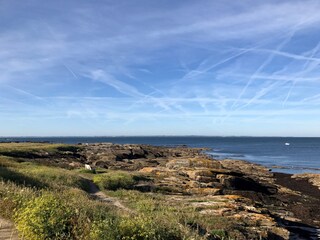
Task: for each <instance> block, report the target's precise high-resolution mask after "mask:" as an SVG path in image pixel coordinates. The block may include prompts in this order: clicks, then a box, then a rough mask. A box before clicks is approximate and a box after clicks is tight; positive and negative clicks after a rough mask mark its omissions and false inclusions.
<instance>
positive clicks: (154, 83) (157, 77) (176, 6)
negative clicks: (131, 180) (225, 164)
mask: <svg viewBox="0 0 320 240" xmlns="http://www.w3.org/2000/svg"><path fill="white" fill-rule="evenodd" d="M319 7H320V4H319V2H318V1H315V0H306V1H300V0H294V1H283V2H281V3H279V2H277V1H273V0H272V1H268V2H257V1H253V0H248V1H242V2H234V3H228V4H226V3H225V2H224V1H207V0H205V1H203V2H201V4H200V3H198V2H192V1H186V2H183V3H182V2H181V3H180V2H166V1H164V2H155V3H152V4H151V3H150V2H149V1H145V0H143V1H141V2H139V3H135V4H133V3H131V2H128V1H119V2H112V1H111V2H110V1H109V2H88V1H84V0H79V1H75V0H71V1H68V2H63V3H59V4H58V3H56V2H46V3H44V2H42V1H40V0H35V1H32V2H28V3H26V2H24V3H20V2H19V1H17V0H10V1H9V0H5V1H2V4H1V8H0V13H1V14H0V15H1V17H0V18H1V22H2V23H3V24H1V26H0V47H1V54H0V118H2V121H6V122H3V124H7V125H8V128H14V123H13V122H16V120H15V121H13V120H14V119H17V118H19V119H25V122H26V123H25V124H26V125H27V126H28V125H29V126H31V124H30V123H31V122H32V121H40V120H39V119H51V120H52V122H50V124H51V125H52V126H54V125H55V124H58V123H57V122H54V119H60V120H61V123H62V125H63V123H66V124H67V123H68V121H71V120H74V119H79V125H77V126H78V128H79V129H82V128H81V127H79V126H80V122H81V124H85V122H87V124H88V126H91V127H92V124H90V123H92V121H95V123H96V124H94V125H96V126H101V127H105V126H106V125H105V124H106V122H108V123H109V124H110V122H112V124H114V125H113V126H114V127H113V128H114V129H117V128H118V129H120V128H121V129H123V131H124V132H125V131H129V132H130V131H131V129H132V128H134V129H136V131H141V132H142V133H143V132H144V127H145V128H146V127H147V126H146V125H148V129H149V130H146V131H147V132H148V133H150V132H151V131H152V129H158V128H160V126H161V128H163V129H164V130H163V131H165V130H166V129H167V131H168V132H165V133H164V134H174V133H175V129H177V130H176V131H177V132H179V133H181V132H183V131H184V130H185V131H186V132H188V133H190V131H193V132H194V134H197V133H198V130H199V131H202V132H203V131H205V129H207V130H208V133H210V134H212V135H215V133H217V132H219V133H221V131H222V130H221V129H222V126H223V127H226V128H227V127H228V126H229V127H230V126H232V125H235V126H236V125H237V123H238V122H239V121H241V122H242V123H243V124H245V123H246V122H251V123H252V122H256V123H257V126H258V125H259V122H262V121H264V119H265V118H274V121H275V122H276V121H277V120H279V121H280V120H281V119H283V118H285V117H286V116H290V118H292V120H291V121H292V123H296V122H298V121H299V119H301V118H299V117H298V116H302V115H304V114H305V116H306V117H305V118H308V116H310V115H311V113H312V112H313V113H314V116H316V117H315V118H318V117H319V110H318V107H319V103H320V97H319V86H320V85H319V84H320V82H319V74H320V69H319V64H320V52H319V48H320V47H319V40H320V34H319V23H320V15H319V13H318V9H319ZM67 9H68V10H67ZM124 16H125V17H124ZM10 109H14V110H10ZM270 116H272V117H270ZM5 119H7V120H5ZM10 119H11V120H12V123H11V122H10ZM37 119H38V120H37ZM51 120H50V121H51ZM60 120H59V121H60ZM319 120H320V119H319ZM48 121H49V120H48ZM301 121H302V120H301ZM144 122H145V123H146V124H145V126H144V124H143V123H144ZM21 124H22V123H21ZM216 124H217V125H219V126H220V128H219V127H216V126H215V125H216ZM310 127H312V125H310ZM313 127H315V126H313ZM62 128H63V127H62ZM193 128H194V129H193ZM53 129H54V128H53ZM56 129H57V128H56ZM231 129H232V131H234V135H237V133H240V132H241V131H240V129H238V132H237V129H236V128H231ZM225 130H226V132H231V130H230V131H229V130H228V129H225ZM30 131H35V135H37V134H41V132H40V131H43V129H42V130H39V131H38V130H37V129H36V127H32V130H30ZM37 131H38V132H37ZM66 131H67V130H66ZM83 132H84V133H85V132H86V133H87V131H84V130H83ZM113 133H114V132H113ZM119 133H120V132H119ZM122 133H123V132H122ZM251 133H252V134H254V129H253V130H252V132H251ZM21 134H22V135H23V133H21ZM52 134H54V132H53V131H52ZM284 134H285V133H284ZM319 134H320V132H319ZM0 135H1V131H0ZM248 135H250V133H248Z"/></svg>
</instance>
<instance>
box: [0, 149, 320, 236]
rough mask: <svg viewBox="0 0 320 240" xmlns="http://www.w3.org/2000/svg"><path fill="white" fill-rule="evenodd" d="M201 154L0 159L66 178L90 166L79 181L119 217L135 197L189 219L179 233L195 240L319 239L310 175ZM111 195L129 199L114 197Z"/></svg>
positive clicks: (42, 153)
mask: <svg viewBox="0 0 320 240" xmlns="http://www.w3.org/2000/svg"><path fill="white" fill-rule="evenodd" d="M205 150H206V149H202V148H188V147H186V146H177V147H158V146H150V145H134V144H128V145H118V144H112V143H99V144H81V145H72V146H71V145H68V146H58V147H57V148H56V149H55V150H54V151H48V150H46V149H41V148H38V149H35V150H34V149H33V150H32V151H0V155H2V156H5V157H10V158H14V159H15V161H18V162H36V163H37V164H45V165H47V166H53V167H59V168H60V167H62V168H65V169H70V170H68V171H77V169H80V170H81V169H82V168H84V165H86V166H90V168H91V170H87V172H84V173H81V174H80V176H81V177H83V176H84V175H85V176H86V178H88V179H93V181H94V182H95V184H97V185H98V186H99V187H100V189H101V190H106V192H105V194H107V195H108V194H109V195H110V196H111V195H114V196H113V198H117V197H119V199H117V200H116V201H118V200H119V201H120V202H121V204H123V206H124V207H121V208H122V209H130V206H133V207H132V209H130V212H132V213H137V212H139V211H140V208H137V207H136V205H134V203H132V201H133V196H134V198H137V197H138V196H139V194H140V195H144V196H148V198H149V197H151V198H154V199H159V201H162V202H163V203H164V202H165V204H166V205H167V206H168V208H170V209H172V211H178V210H179V211H182V210H181V209H183V211H189V212H192V214H193V215H195V218H194V219H197V220H193V221H189V220H188V221H187V223H185V226H187V228H189V230H190V229H191V231H194V232H195V233H194V234H196V235H197V236H199V237H200V238H201V239H228V238H229V239H317V238H318V237H319V228H320V222H319V219H320V210H319V206H320V190H319V189H318V187H317V186H315V185H316V184H317V181H316V180H315V179H317V177H318V175H317V174H315V175H296V176H292V175H289V174H282V173H273V172H270V171H269V169H267V168H265V167H263V166H261V165H257V164H253V163H250V162H246V161H239V160H230V159H225V160H215V159H212V158H211V157H209V156H208V155H206V154H205V153H204V152H205ZM0 173H1V172H0ZM114 173H116V174H117V175H116V177H117V179H118V180H117V181H118V182H117V184H118V185H110V184H109V185H108V186H107V187H106V183H105V182H106V179H109V180H110V179H112V178H114V176H115V174H114ZM119 176H120V177H119ZM0 177H1V176H0ZM129 177H130V178H129ZM311 177H312V178H311ZM2 178H3V179H4V180H6V179H5V178H4V177H2ZM101 179H103V181H105V182H103V181H102V180H101ZM119 179H121V181H124V180H126V181H127V182H124V183H123V182H120V181H119ZM309 180H310V182H309ZM90 181H91V180H90ZM90 183H92V182H90ZM108 183H109V182H108ZM121 184H122V185H121ZM312 184H315V185H312ZM117 189H125V190H127V191H128V193H127V192H123V191H122V190H120V192H118V193H116V192H114V191H115V190H117ZM111 190H112V191H111ZM121 191H122V192H121ZM129 191H133V192H132V193H129ZM88 192H90V190H88ZM130 194H131V195H130ZM161 199H162V200H161ZM157 201H158V200H157ZM157 201H154V202H153V204H157ZM119 204H120V203H119ZM119 204H118V205H119ZM121 206H122V205H121ZM128 211H129V210H128ZM152 211H153V212H155V213H156V214H158V213H157V212H156V210H152ZM179 224H180V223H179ZM172 227H173V226H172ZM189 230H188V231H189ZM200 238H199V239H200ZM143 239H147V238H143Z"/></svg>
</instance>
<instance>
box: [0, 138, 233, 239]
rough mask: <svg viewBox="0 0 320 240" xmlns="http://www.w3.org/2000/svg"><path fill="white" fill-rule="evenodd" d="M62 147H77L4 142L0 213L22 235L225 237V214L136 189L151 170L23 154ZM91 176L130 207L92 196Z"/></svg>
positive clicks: (0, 152)
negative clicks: (69, 165) (79, 165)
mask: <svg viewBox="0 0 320 240" xmlns="http://www.w3.org/2000/svg"><path fill="white" fill-rule="evenodd" d="M61 151H70V152H73V153H76V152H77V151H78V147H77V146H65V145H60V144H41V143H39V144H37V143H28V144H27V143H25V144H3V143H1V144H0V214H1V217H3V218H6V219H10V220H12V221H13V222H14V223H15V225H16V228H17V229H18V231H19V233H20V235H21V236H22V237H23V238H24V239H26V240H28V239H30V240H42V239H81V240H82V239H84V240H85V239H88V240H89V239H90V240H109V239H110V240H113V239H115V240H129V239H130V240H144V239H146V240H149V239H150V240H157V239H158V240H160V239H163V240H166V239H168V240H169V239H173V240H174V239H177V240H178V239H195V240H201V239H208V236H209V237H210V236H212V239H219V238H220V239H227V234H226V232H225V230H224V227H225V226H227V223H226V222H224V219H222V218H210V219H203V217H201V216H200V215H199V213H198V211H197V209H196V208H193V207H190V205H189V204H182V203H181V204H177V201H175V200H174V198H173V197H170V196H168V195H163V194H160V193H142V192H140V191H137V190H134V189H135V186H136V185H137V184H138V183H141V182H149V183H150V182H152V179H151V178H149V177H148V176H145V175H142V174H140V173H137V172H125V171H111V170H108V171H106V170H101V169H100V170H99V171H96V173H95V174H92V173H91V172H84V171H83V170H79V169H75V170H68V169H64V168H59V167H56V166H50V165H48V164H47V163H46V165H42V164H41V163H39V162H37V161H35V162H34V161H25V160H21V157H22V158H25V157H26V156H27V155H28V154H30V153H35V154H39V153H49V154H53V155H54V154H59V153H60V152H61ZM8 153H10V154H8ZM22 153H23V154H22ZM91 179H92V181H93V182H94V183H95V184H96V185H97V186H98V187H99V188H100V189H101V190H103V191H105V193H106V194H107V195H108V196H111V197H113V198H115V199H117V200H119V201H121V202H122V203H123V204H124V205H125V206H126V207H128V208H129V209H132V212H126V211H124V210H123V209H117V208H115V207H114V206H111V205H110V204H108V203H105V202H100V201H97V200H95V199H94V198H92V197H91V196H90V194H88V191H89V181H91ZM210 221H211V222H210ZM209 222H210V225H209ZM215 223H218V224H215ZM213 226H215V227H213ZM209 230H210V231H211V232H212V234H211V235H210V232H209ZM213 237H215V238H213Z"/></svg>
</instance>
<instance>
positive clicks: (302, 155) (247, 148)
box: [0, 136, 320, 173]
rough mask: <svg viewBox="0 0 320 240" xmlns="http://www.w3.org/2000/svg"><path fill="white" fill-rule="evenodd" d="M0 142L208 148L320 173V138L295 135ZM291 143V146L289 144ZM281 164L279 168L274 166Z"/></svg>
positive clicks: (226, 155)
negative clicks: (103, 143)
mask: <svg viewBox="0 0 320 240" xmlns="http://www.w3.org/2000/svg"><path fill="white" fill-rule="evenodd" d="M0 141H47V142H55V143H69V144H76V143H96V142H112V143H119V144H125V143H137V144H151V145H158V146H176V145H187V146H189V147H206V148H210V150H208V151H207V153H208V154H210V155H212V156H213V157H214V158H217V159H225V158H228V159H241V160H247V161H250V162H254V163H259V164H262V165H264V166H266V167H268V168H270V169H272V171H276V172H284V173H303V172H314V173H320V138H294V137H288V138H285V137H193V136H190V137H189V136H188V137H19V138H0ZM286 143H289V144H290V145H288V144H286ZM274 166H278V167H274Z"/></svg>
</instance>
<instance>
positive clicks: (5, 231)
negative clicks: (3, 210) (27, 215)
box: [0, 218, 19, 240]
mask: <svg viewBox="0 0 320 240" xmlns="http://www.w3.org/2000/svg"><path fill="white" fill-rule="evenodd" d="M18 239H19V237H18V232H17V230H16V229H15V228H14V225H13V223H11V222H9V221H8V220H5V219H3V218H0V240H18Z"/></svg>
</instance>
